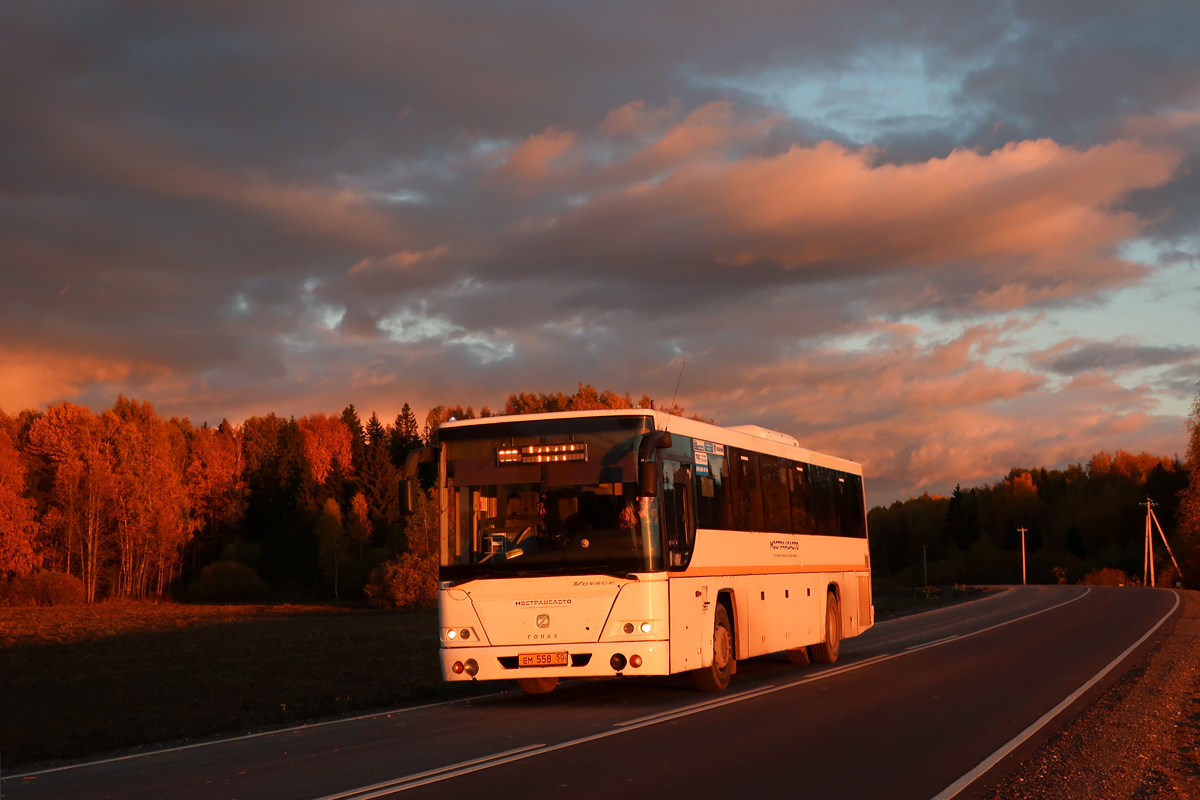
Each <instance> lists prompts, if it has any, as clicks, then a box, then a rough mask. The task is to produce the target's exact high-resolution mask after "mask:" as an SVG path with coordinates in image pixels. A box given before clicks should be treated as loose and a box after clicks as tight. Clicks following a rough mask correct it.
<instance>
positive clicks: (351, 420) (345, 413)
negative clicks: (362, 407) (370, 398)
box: [342, 403, 367, 472]
mask: <svg viewBox="0 0 1200 800" xmlns="http://www.w3.org/2000/svg"><path fill="white" fill-rule="evenodd" d="M342 422H344V423H345V424H346V427H347V428H349V429H350V459H351V463H352V464H353V465H354V470H355V471H356V472H357V471H358V470H360V469H362V460H363V456H364V455H366V452H367V443H366V441H365V440H364V437H363V426H362V421H361V420H360V419H359V418H358V410H357V409H356V408H355V407H354V403H351V404H350V405H348V406H346V407H345V408H344V409H342Z"/></svg>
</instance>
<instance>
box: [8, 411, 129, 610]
mask: <svg viewBox="0 0 1200 800" xmlns="http://www.w3.org/2000/svg"><path fill="white" fill-rule="evenodd" d="M110 424H111V420H108V419H104V418H101V417H99V416H97V415H96V414H93V413H92V412H91V411H90V410H89V409H87V408H84V407H83V406H77V405H74V404H72V403H60V404H59V405H57V406H50V407H49V408H47V409H46V413H45V415H44V416H42V417H40V418H38V419H37V420H36V421H35V422H34V423H33V426H32V427H31V428H30V430H29V442H30V447H31V449H33V451H34V452H35V453H37V454H39V455H41V456H42V457H44V458H45V459H46V461H47V462H48V464H49V466H50V470H51V474H52V476H53V487H52V490H51V502H52V504H53V508H54V512H55V513H54V514H52V515H48V516H49V517H50V519H49V520H48V521H49V522H50V524H51V525H52V526H53V527H54V528H55V529H56V534H57V536H56V543H57V544H58V545H59V550H60V552H61V560H60V563H61V567H62V571H63V572H71V571H72V557H73V555H74V554H75V553H76V552H78V554H79V564H80V574H81V576H82V578H83V587H84V595H85V599H86V600H87V602H89V603H93V602H95V601H96V587H97V583H98V580H99V576H100V569H101V567H102V566H103V563H104V559H105V557H106V555H107V554H108V552H109V549H110V547H111V544H112V530H113V516H114V515H113V510H114V502H113V494H114V478H113V464H112V447H111V442H110V441H109V433H110V431H109V426H110Z"/></svg>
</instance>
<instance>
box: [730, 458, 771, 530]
mask: <svg viewBox="0 0 1200 800" xmlns="http://www.w3.org/2000/svg"><path fill="white" fill-rule="evenodd" d="M728 452H729V472H730V479H731V480H730V489H731V493H730V506H731V507H732V510H733V526H732V527H733V529H734V530H738V531H761V530H763V512H762V487H761V486H759V481H758V453H755V452H754V451H752V450H739V449H738V448H735V447H730V448H728Z"/></svg>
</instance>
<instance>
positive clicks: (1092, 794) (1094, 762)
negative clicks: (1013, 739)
mask: <svg viewBox="0 0 1200 800" xmlns="http://www.w3.org/2000/svg"><path fill="white" fill-rule="evenodd" d="M1180 595H1181V603H1180V606H1179V608H1178V610H1176V612H1175V615H1174V616H1173V617H1172V618H1171V619H1170V620H1168V621H1167V623H1166V624H1164V626H1163V629H1164V630H1165V631H1166V633H1165V634H1164V635H1162V636H1161V638H1159V639H1158V641H1157V642H1156V643H1155V644H1154V645H1153V646H1152V647H1151V648H1150V650H1148V651H1146V652H1145V653H1143V654H1142V656H1141V658H1140V659H1139V660H1138V662H1137V663H1136V664H1135V665H1134V666H1133V667H1132V668H1131V669H1130V670H1129V671H1128V672H1126V673H1125V674H1124V675H1123V676H1122V677H1121V678H1120V679H1118V680H1117V681H1116V682H1115V683H1114V684H1113V685H1112V686H1110V687H1109V688H1108V689H1107V690H1106V691H1105V692H1104V694H1102V695H1101V696H1100V698H1099V699H1098V700H1097V701H1096V702H1094V703H1093V704H1092V705H1091V706H1089V707H1087V708H1086V709H1084V711H1083V712H1082V713H1080V714H1079V715H1078V716H1077V717H1076V718H1075V719H1073V720H1071V722H1069V723H1068V724H1067V725H1066V726H1064V727H1063V728H1062V729H1061V730H1059V731H1057V732H1055V733H1054V734H1052V735H1051V736H1050V738H1049V739H1048V740H1047V741H1045V742H1044V743H1043V744H1042V745H1041V746H1039V747H1038V748H1037V749H1036V750H1035V751H1034V752H1033V753H1032V754H1031V755H1030V756H1028V757H1027V758H1026V759H1025V760H1024V761H1022V762H1021V763H1020V764H1018V765H1017V767H1016V768H1015V769H1014V770H1012V771H1011V772H1010V773H1009V774H1007V775H1005V776H1004V777H1002V778H999V779H997V780H994V781H991V782H988V781H987V779H986V776H985V778H984V780H983V781H981V782H980V783H978V784H976V787H977V788H976V790H975V791H971V789H968V791H967V792H964V796H971V797H979V798H987V799H988V800H1001V799H1003V800H1025V799H1026V798H1056V799H1057V798H1062V799H1063V800H1108V799H1109V798H1112V799H1113V800H1116V799H1117V798H1122V799H1124V798H1138V800H1143V799H1146V800H1149V799H1151V798H1153V799H1155V800H1157V798H1177V799H1179V800H1200V593H1197V592H1193V591H1181V592H1180Z"/></svg>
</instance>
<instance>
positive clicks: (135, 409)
mask: <svg viewBox="0 0 1200 800" xmlns="http://www.w3.org/2000/svg"><path fill="white" fill-rule="evenodd" d="M104 417H105V421H106V423H107V426H106V427H107V428H108V430H109V431H110V436H111V452H112V474H113V489H114V491H113V505H114V511H115V514H114V517H115V523H116V524H115V528H114V539H115V544H116V556H117V566H118V569H117V574H116V582H115V584H114V586H113V587H112V592H111V593H112V594H113V595H114V596H118V597H145V596H147V595H149V594H162V593H163V591H164V590H165V589H166V587H167V584H168V583H169V582H170V580H171V579H172V578H173V577H174V572H175V569H176V567H177V566H178V564H179V561H180V556H181V555H182V552H183V546H184V544H185V542H186V541H187V536H188V534H189V533H190V532H191V524H190V523H191V519H190V514H189V505H188V493H187V492H186V490H185V488H184V483H183V477H184V472H185V469H186V459H187V450H186V442H185V440H184V437H183V435H182V432H181V431H180V429H179V427H178V426H172V425H168V424H166V423H164V422H163V420H161V419H160V418H159V417H158V416H157V415H156V414H155V413H154V409H153V407H152V406H151V405H150V403H148V402H141V403H139V402H137V401H136V400H127V399H125V398H124V397H118V398H117V402H116V404H115V405H114V406H113V408H112V409H111V410H109V411H107V412H105V414H104ZM188 427H190V425H189V426H188Z"/></svg>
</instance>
